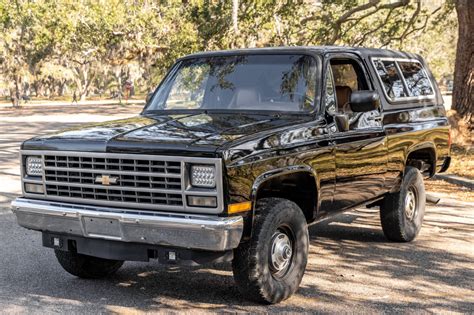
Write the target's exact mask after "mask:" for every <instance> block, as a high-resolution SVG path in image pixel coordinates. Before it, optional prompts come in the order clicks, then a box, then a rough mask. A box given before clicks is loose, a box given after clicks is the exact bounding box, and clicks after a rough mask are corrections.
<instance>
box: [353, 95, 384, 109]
mask: <svg viewBox="0 0 474 315" xmlns="http://www.w3.org/2000/svg"><path fill="white" fill-rule="evenodd" d="M350 106H351V110H352V111H353V112H355V113H359V112H369V111H371V110H375V109H378V108H379V107H380V96H379V93H377V92H375V91H354V92H352V94H351V101H350Z"/></svg>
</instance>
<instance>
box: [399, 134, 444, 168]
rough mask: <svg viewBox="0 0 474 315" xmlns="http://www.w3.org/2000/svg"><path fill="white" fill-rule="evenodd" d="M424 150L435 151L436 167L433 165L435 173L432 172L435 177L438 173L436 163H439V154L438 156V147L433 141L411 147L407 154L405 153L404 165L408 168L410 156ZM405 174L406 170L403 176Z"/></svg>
mask: <svg viewBox="0 0 474 315" xmlns="http://www.w3.org/2000/svg"><path fill="white" fill-rule="evenodd" d="M423 149H431V150H433V160H434V165H433V171H432V175H434V174H435V173H436V161H437V158H438V157H437V154H436V146H435V144H434V143H433V142H431V141H425V142H422V143H417V144H415V145H413V146H411V147H409V148H408V149H407V150H406V152H405V158H404V159H405V162H404V165H405V167H406V165H407V160H408V156H410V154H412V153H413V152H415V151H418V150H423ZM404 173H405V168H404V169H403V174H404Z"/></svg>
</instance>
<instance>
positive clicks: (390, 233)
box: [380, 166, 426, 242]
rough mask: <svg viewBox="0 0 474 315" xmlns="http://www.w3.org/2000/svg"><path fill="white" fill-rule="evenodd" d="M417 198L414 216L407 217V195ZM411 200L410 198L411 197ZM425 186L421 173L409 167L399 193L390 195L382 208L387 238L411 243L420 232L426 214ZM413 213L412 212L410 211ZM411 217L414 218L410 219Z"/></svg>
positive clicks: (386, 197)
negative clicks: (410, 194) (411, 194)
mask: <svg viewBox="0 0 474 315" xmlns="http://www.w3.org/2000/svg"><path fill="white" fill-rule="evenodd" d="M410 191H411V192H412V193H413V194H414V195H415V196H416V200H415V206H416V208H415V209H416V210H415V212H414V214H413V216H409V215H407V210H406V207H407V194H409V193H410ZM409 198H410V197H409ZM425 204H426V195H425V185H424V183H423V176H422V175H421V173H420V171H419V170H418V169H417V168H415V167H412V166H407V167H406V169H405V175H404V177H403V180H402V183H401V189H400V191H399V192H397V193H392V194H388V195H387V196H385V198H384V199H383V201H382V203H381V206H380V221H381V223H382V229H383V233H384V234H385V237H387V238H388V239H389V240H391V241H394V242H411V241H412V240H414V239H415V238H416V236H417V235H418V233H419V232H420V229H421V225H422V223H423V217H424V214H425ZM408 212H409V213H411V211H408ZM409 217H412V218H411V219H409Z"/></svg>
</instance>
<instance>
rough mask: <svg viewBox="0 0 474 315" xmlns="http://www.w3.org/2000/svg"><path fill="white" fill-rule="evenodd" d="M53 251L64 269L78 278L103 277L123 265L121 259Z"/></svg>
mask: <svg viewBox="0 0 474 315" xmlns="http://www.w3.org/2000/svg"><path fill="white" fill-rule="evenodd" d="M54 253H55V254H56V258H57V259H58V262H59V264H60V265H61V266H62V267H63V268H64V270H66V271H67V272H69V273H70V274H72V275H74V276H76V277H79V278H86V279H98V278H104V277H107V276H110V275H112V274H114V273H115V272H116V271H117V270H119V268H120V267H122V265H123V261H122V260H111V259H104V258H99V257H92V256H87V255H82V254H77V253H73V252H66V251H62V250H55V251H54Z"/></svg>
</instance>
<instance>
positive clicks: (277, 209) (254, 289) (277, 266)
mask: <svg viewBox="0 0 474 315" xmlns="http://www.w3.org/2000/svg"><path fill="white" fill-rule="evenodd" d="M308 244H309V236H308V228H307V225H306V218H305V216H304V215H303V212H302V211H301V209H300V208H299V207H298V206H297V205H296V204H295V203H294V202H291V201H289V200H286V199H280V198H267V199H261V200H259V202H258V204H257V215H256V217H255V225H254V233H253V235H252V238H251V240H250V241H248V242H246V243H242V244H241V245H240V246H239V247H238V248H237V249H236V250H235V251H234V260H233V262H232V269H233V272H234V279H235V282H236V284H237V286H238V288H239V291H240V292H241V293H242V295H244V296H245V297H246V298H248V299H250V300H254V301H256V302H260V303H278V302H280V301H282V300H285V299H287V298H288V297H290V296H291V295H292V294H293V293H294V292H296V290H297V289H298V287H299V285H300V283H301V280H302V278H303V275H304V272H305V269H306V262H307V259H308Z"/></svg>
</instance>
